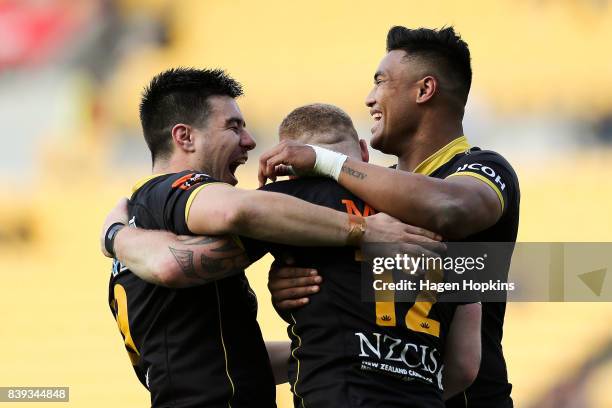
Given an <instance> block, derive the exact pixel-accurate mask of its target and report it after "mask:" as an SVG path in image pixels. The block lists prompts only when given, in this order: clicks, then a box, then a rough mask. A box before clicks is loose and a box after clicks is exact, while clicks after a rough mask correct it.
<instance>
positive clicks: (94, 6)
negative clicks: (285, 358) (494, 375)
mask: <svg viewBox="0 0 612 408" xmlns="http://www.w3.org/2000/svg"><path fill="white" fill-rule="evenodd" d="M394 24H400V25H406V26H409V27H417V26H427V27H439V26H442V25H445V24H453V25H455V26H456V28H457V30H458V31H459V32H460V33H461V34H462V35H463V37H464V38H465V40H466V41H467V42H468V43H469V45H470V48H471V51H472V57H473V67H474V83H473V90H472V93H471V98H470V102H469V107H468V110H467V113H466V120H465V127H466V134H467V135H468V137H469V138H470V141H471V142H472V144H479V145H481V146H483V147H487V148H490V149H494V150H497V151H499V152H501V153H502V154H504V155H505V156H506V157H507V158H509V160H510V161H511V162H512V163H513V165H514V166H515V168H516V170H517V172H518V174H519V177H520V181H521V187H522V209H521V211H522V218H521V228H520V233H519V239H520V240H521V241H545V242H548V241H612V211H611V210H612V205H611V204H610V203H611V202H612V166H611V165H610V163H612V80H611V78H612V53H610V43H611V41H612V4H610V2H609V1H607V0H557V1H553V0H495V1H489V0H474V1H467V2H455V1H450V0H446V1H441V0H435V1H429V2H421V1H389V2H382V3H378V4H377V3H373V2H358V1H357V2H355V1H334V2H329V1H321V0H311V1H309V2H305V3H297V2H296V3H293V2H285V1H266V2H249V1H224V2H219V1H206V0H172V1H171V0H115V1H113V0H83V1H74V0H72V1H71V0H0V123H2V128H3V131H2V146H3V148H2V150H1V151H0V169H1V172H0V187H1V188H0V270H1V273H2V278H3V285H2V287H4V292H3V293H2V295H1V296H0V310H2V312H0V313H1V314H0V316H1V320H2V324H1V325H0V345H1V347H0V386H50V385H57V386H70V387H71V403H70V405H71V406H78V407H111V406H117V407H133V406H147V405H148V404H149V400H148V394H147V393H146V391H145V390H144V388H143V387H142V386H141V385H140V384H139V383H138V382H137V379H136V377H135V375H134V374H133V372H132V369H131V367H130V364H129V361H128V359H127V356H126V353H125V351H124V349H123V346H122V342H121V338H120V335H119V333H118V330H117V327H116V324H115V322H114V320H113V319H112V317H111V314H110V312H109V309H108V305H107V300H106V298H107V281H108V273H109V268H110V262H109V261H108V260H106V259H104V258H102V256H101V255H100V253H99V249H98V233H99V227H100V223H101V221H102V219H103V216H104V215H105V213H106V211H107V210H108V209H109V208H111V207H112V206H113V205H114V203H115V202H116V200H117V199H118V197H119V196H121V195H125V194H127V193H128V192H129V191H130V186H131V185H132V183H133V182H134V181H135V180H137V179H138V178H139V177H141V176H142V175H143V174H147V173H148V172H149V171H150V163H149V154H148V151H147V150H146V147H145V144H144V142H143V140H142V136H141V133H140V128H139V122H138V115H137V106H138V101H139V95H140V91H141V89H142V88H143V86H144V85H145V84H146V83H147V82H148V81H149V79H150V78H151V77H152V76H153V75H154V74H155V73H157V72H159V71H161V70H163V69H166V68H169V67H172V66H178V65H182V66H198V67H223V68H225V69H227V70H228V71H229V72H230V73H231V74H232V75H233V76H235V77H236V78H237V79H238V80H240V81H241V82H242V83H243V84H244V87H245V90H246V96H245V97H243V98H241V100H240V104H241V107H242V109H243V112H244V114H245V116H246V118H247V122H248V126H249V128H250V129H251V130H252V132H253V133H254V135H255V137H256V139H257V140H258V143H259V145H258V148H257V150H256V151H255V153H254V154H252V156H251V162H250V163H249V164H248V165H247V166H245V167H244V168H241V170H239V176H240V179H241V184H240V186H242V187H247V188H250V187H254V186H255V185H256V173H255V162H256V160H255V158H256V157H258V155H259V153H261V152H262V151H263V150H264V149H265V148H267V147H269V146H271V145H272V144H273V143H274V141H275V136H276V127H277V125H278V123H279V122H280V120H281V119H282V118H283V117H284V115H285V114H287V113H288V112H289V111H290V110H291V109H293V108H295V107H297V106H299V105H302V104H305V103H310V102H327V103H333V104H336V105H338V106H340V107H342V108H343V109H345V110H346V111H347V112H349V114H350V115H351V116H352V117H353V118H354V121H355V123H356V125H357V127H358V130H359V132H360V134H361V136H362V137H365V138H368V136H369V130H368V129H369V127H370V125H369V123H370V118H369V116H368V114H367V110H366V109H365V106H364V99H365V95H366V94H367V92H368V91H369V89H370V86H371V82H372V81H371V78H372V74H373V72H374V70H375V68H376V66H377V64H378V61H379V59H380V57H382V55H383V54H384V45H385V44H384V40H385V35H386V32H387V30H388V29H389V27H390V26H391V25H394ZM374 160H375V161H377V162H379V163H390V162H391V161H390V160H389V158H387V157H382V156H380V155H377V156H375V157H374ZM269 262H270V259H268V258H266V259H264V260H263V261H261V262H259V263H258V264H256V265H255V266H253V267H252V268H250V271H249V277H250V279H251V282H252V285H253V286H254V288H255V290H256V291H257V293H258V294H259V299H260V312H259V316H260V322H261V325H262V327H263V331H264V334H265V336H266V338H267V339H284V338H285V325H284V324H283V323H282V321H281V320H280V319H278V318H277V317H276V316H275V314H274V312H273V310H272V308H271V306H270V305H269V302H268V299H269V295H268V292H267V289H266V271H267V267H268V264H269ZM610 279H611V278H610V277H608V278H607V280H606V282H605V285H607V286H609V285H611V284H612V282H610ZM611 322H612V304H610V303H580V304H578V303H520V304H519V303H514V304H510V305H509V307H508V312H507V317H506V326H505V340H504V348H505V353H506V358H507V360H508V366H509V372H510V378H511V381H512V382H513V383H514V398H515V400H516V402H517V404H516V405H517V406H518V407H555V408H559V407H561V408H568V407H572V408H577V407H596V408H600V407H612V393H611V392H610V389H611V387H612V359H611V355H612V329H611V328H610V327H611ZM278 401H279V406H280V407H281V408H286V407H289V406H291V403H290V396H289V392H288V387H279V396H278ZM23 406H24V407H25V406H28V404H24V405H23Z"/></svg>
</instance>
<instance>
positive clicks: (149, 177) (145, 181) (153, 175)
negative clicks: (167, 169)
mask: <svg viewBox="0 0 612 408" xmlns="http://www.w3.org/2000/svg"><path fill="white" fill-rule="evenodd" d="M165 174H168V173H160V174H151V175H150V176H147V177H143V178H141V179H140V180H138V181H137V182H136V184H134V187H132V194H134V193H135V192H136V190H138V189H139V188H140V187H142V186H144V185H145V184H146V183H147V182H149V181H150V180H153V179H154V178H155V177H159V176H163V175H165Z"/></svg>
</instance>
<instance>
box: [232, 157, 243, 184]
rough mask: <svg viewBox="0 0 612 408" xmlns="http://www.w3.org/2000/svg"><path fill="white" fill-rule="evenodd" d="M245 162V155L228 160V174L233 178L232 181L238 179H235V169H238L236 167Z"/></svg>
mask: <svg viewBox="0 0 612 408" xmlns="http://www.w3.org/2000/svg"><path fill="white" fill-rule="evenodd" d="M246 162H247V157H240V158H239V159H236V160H234V161H232V162H230V164H229V171H230V174H231V175H232V177H233V178H234V182H235V183H237V182H238V179H236V170H238V167H240V166H242V165H243V164H245V163H246Z"/></svg>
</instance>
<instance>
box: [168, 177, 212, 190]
mask: <svg viewBox="0 0 612 408" xmlns="http://www.w3.org/2000/svg"><path fill="white" fill-rule="evenodd" d="M206 177H210V176H209V175H208V174H204V173H189V174H186V175H184V176H183V177H181V178H180V179H178V180H176V181H175V182H174V183H172V188H180V189H181V190H189V189H190V188H191V187H193V186H195V185H196V184H198V183H201V182H203V181H204V180H206Z"/></svg>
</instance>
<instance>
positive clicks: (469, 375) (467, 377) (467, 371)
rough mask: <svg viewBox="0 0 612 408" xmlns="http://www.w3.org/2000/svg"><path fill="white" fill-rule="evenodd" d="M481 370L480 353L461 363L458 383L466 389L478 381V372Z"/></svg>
mask: <svg viewBox="0 0 612 408" xmlns="http://www.w3.org/2000/svg"><path fill="white" fill-rule="evenodd" d="M479 369H480V353H479V354H478V355H477V356H473V357H472V358H470V359H467V358H466V359H465V360H464V361H462V362H460V364H459V370H458V377H459V378H458V381H459V382H460V383H461V385H462V386H463V389H466V388H467V387H469V386H470V385H472V383H473V382H474V380H475V379H476V377H477V376H478V371H479Z"/></svg>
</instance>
